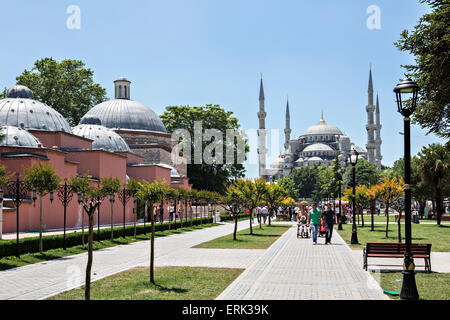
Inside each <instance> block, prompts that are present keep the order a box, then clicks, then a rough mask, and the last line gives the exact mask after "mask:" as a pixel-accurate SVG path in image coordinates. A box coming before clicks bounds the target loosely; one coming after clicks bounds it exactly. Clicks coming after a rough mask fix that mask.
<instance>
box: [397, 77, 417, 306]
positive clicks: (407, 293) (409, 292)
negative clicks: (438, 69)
mask: <svg viewBox="0 0 450 320" xmlns="http://www.w3.org/2000/svg"><path fill="white" fill-rule="evenodd" d="M419 89H420V88H419V86H418V85H417V84H416V83H415V82H414V81H412V80H411V79H410V78H408V76H406V75H405V78H404V79H403V80H402V81H401V82H400V83H399V84H397V86H396V87H395V88H394V92H395V95H396V98H397V107H398V112H399V113H400V114H401V115H402V116H403V124H404V144H405V146H404V149H405V187H404V188H405V243H406V246H405V259H404V263H403V271H402V273H403V283H402V290H401V292H400V298H401V299H405V300H406V299H408V300H417V299H419V293H418V292H417V286H416V279H415V265H414V260H413V256H412V253H411V186H410V183H411V132H410V127H411V120H410V118H409V117H410V116H411V114H413V112H414V110H415V109H416V102H417V94H418V92H419ZM406 100H409V101H408V102H407V103H406V104H405V103H404V102H405V101H406Z"/></svg>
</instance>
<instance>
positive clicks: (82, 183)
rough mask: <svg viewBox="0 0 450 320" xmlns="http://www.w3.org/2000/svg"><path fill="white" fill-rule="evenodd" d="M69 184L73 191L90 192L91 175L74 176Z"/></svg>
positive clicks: (82, 225) (82, 227)
mask: <svg viewBox="0 0 450 320" xmlns="http://www.w3.org/2000/svg"><path fill="white" fill-rule="evenodd" d="M69 184H70V186H71V187H72V190H73V192H75V193H77V194H80V195H85V194H88V193H89V192H90V190H91V184H90V182H89V176H88V175H87V174H85V175H83V176H72V177H71V178H70V181H69ZM81 214H82V215H81V245H82V246H84V213H83V212H82V213H81ZM88 218H89V216H88ZM99 223H100V222H99ZM88 237H89V235H88Z"/></svg>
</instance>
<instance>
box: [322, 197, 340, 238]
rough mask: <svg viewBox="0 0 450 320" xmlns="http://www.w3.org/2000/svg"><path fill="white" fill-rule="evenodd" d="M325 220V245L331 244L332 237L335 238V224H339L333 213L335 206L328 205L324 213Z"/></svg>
mask: <svg viewBox="0 0 450 320" xmlns="http://www.w3.org/2000/svg"><path fill="white" fill-rule="evenodd" d="M322 215H323V216H324V218H325V228H326V231H325V244H329V243H330V244H331V237H332V236H333V228H334V224H335V223H337V216H336V214H335V212H334V211H333V206H332V204H331V202H330V203H328V206H327V208H326V210H325V211H324V212H323V213H322Z"/></svg>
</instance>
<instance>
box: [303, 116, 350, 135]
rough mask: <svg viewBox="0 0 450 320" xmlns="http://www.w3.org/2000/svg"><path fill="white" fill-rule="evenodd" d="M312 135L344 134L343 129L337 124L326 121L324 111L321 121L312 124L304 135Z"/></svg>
mask: <svg viewBox="0 0 450 320" xmlns="http://www.w3.org/2000/svg"><path fill="white" fill-rule="evenodd" d="M310 135H342V131H341V130H339V129H338V128H337V127H336V126H334V125H332V124H329V123H326V122H325V120H324V119H323V112H322V118H321V119H320V121H319V123H317V124H315V125H312V126H310V127H309V128H308V129H306V131H305V132H304V133H303V136H310Z"/></svg>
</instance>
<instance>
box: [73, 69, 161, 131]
mask: <svg viewBox="0 0 450 320" xmlns="http://www.w3.org/2000/svg"><path fill="white" fill-rule="evenodd" d="M130 83H131V82H130V81H128V80H127V79H125V78H119V79H117V80H116V81H114V86H115V99H113V100H109V101H105V102H102V103H100V104H98V105H96V106H95V107H93V108H92V109H91V110H89V111H88V112H87V113H86V115H85V116H84V117H83V118H82V119H81V121H80V124H86V118H87V117H90V116H94V117H97V118H99V119H100V121H101V123H102V125H103V126H105V127H107V128H111V129H128V130H144V131H156V132H163V133H166V132H167V131H166V128H165V127H164V124H163V123H162V121H161V119H160V118H159V116H158V115H157V114H156V113H155V112H154V111H153V110H151V109H150V108H149V107H147V106H145V105H143V104H142V103H140V102H137V101H133V100H130Z"/></svg>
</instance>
